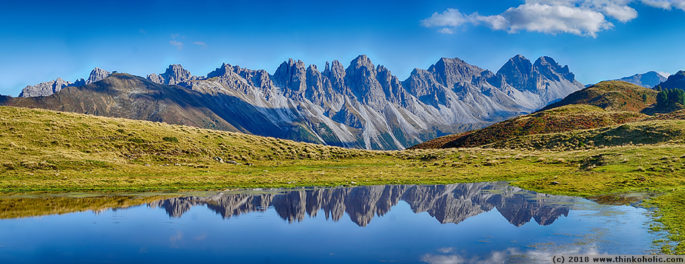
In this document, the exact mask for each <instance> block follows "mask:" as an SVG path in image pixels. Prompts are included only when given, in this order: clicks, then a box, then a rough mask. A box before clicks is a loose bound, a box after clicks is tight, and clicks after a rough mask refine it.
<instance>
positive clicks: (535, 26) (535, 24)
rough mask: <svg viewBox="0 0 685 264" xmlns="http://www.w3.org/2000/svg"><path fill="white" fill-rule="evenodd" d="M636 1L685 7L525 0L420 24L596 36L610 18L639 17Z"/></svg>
mask: <svg viewBox="0 0 685 264" xmlns="http://www.w3.org/2000/svg"><path fill="white" fill-rule="evenodd" d="M637 1H642V2H643V3H645V4H647V5H649V6H653V7H659V8H663V9H672V8H678V9H682V10H685V0H526V2H525V3H524V4H521V5H519V6H516V7H511V8H509V9H507V10H506V11H504V12H503V13H501V14H496V15H487V16H483V15H479V14H478V13H473V14H464V13H462V12H460V11H459V10H458V9H454V8H448V9H447V10H445V11H443V12H441V13H439V12H435V13H433V15H432V16H431V17H429V18H426V19H424V20H421V25H423V26H424V27H436V28H439V29H438V32H440V33H444V34H453V33H454V32H455V30H454V29H455V28H457V27H459V26H462V25H466V24H471V25H485V26H488V27H490V28H492V29H494V30H504V31H507V32H509V33H517V32H521V31H531V32H540V33H546V34H559V33H568V34H575V35H580V36H590V37H596V36H597V34H598V33H599V32H601V31H604V30H608V29H610V28H612V27H613V23H612V22H611V21H610V19H613V20H616V21H619V22H622V23H626V22H628V21H631V20H633V19H635V18H637V17H638V12H637V10H635V9H634V8H632V7H631V6H630V4H632V3H634V2H637Z"/></svg>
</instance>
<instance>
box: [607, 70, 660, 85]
mask: <svg viewBox="0 0 685 264" xmlns="http://www.w3.org/2000/svg"><path fill="white" fill-rule="evenodd" d="M667 79H668V76H667V75H664V74H662V73H659V72H655V71H650V72H646V73H643V74H635V75H633V76H629V77H624V78H621V79H618V80H619V81H624V82H629V83H632V84H637V85H639V86H642V87H647V88H652V87H655V86H657V85H659V84H660V83H662V82H665V81H666V80H667Z"/></svg>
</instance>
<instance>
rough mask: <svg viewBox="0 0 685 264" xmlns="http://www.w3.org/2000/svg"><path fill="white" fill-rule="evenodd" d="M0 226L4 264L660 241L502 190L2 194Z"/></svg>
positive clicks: (464, 251) (612, 217)
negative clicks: (95, 194)
mask: <svg viewBox="0 0 685 264" xmlns="http://www.w3.org/2000/svg"><path fill="white" fill-rule="evenodd" d="M160 208H162V209H163V210H160ZM86 210H90V211H93V212H95V213H92V212H88V211H86ZM346 215H347V216H346ZM37 216H40V217H37ZM0 218H4V220H0V262H2V263H40V262H46V261H47V262H51V263H77V262H87V263H92V262H155V263H157V262H164V263H188V262H192V263H207V262H221V263H226V262H227V263H378V262H395V263H501V262H509V263H533V262H536V261H541V262H542V263H547V262H548V261H549V259H550V255H552V254H560V253H564V254H583V253H595V254H597V253H607V254H643V253H648V251H649V250H650V248H651V247H652V244H651V242H652V241H653V240H654V239H655V238H657V234H655V233H650V232H649V226H648V225H649V223H650V219H649V217H648V214H647V212H646V211H645V210H644V209H641V208H635V207H632V206H611V205H599V204H596V203H594V202H592V201H589V200H585V199H581V198H573V197H565V196H553V195H546V194H537V193H534V192H530V191H526V190H522V189H519V188H516V187H512V186H509V185H507V184H506V183H469V184H450V185H431V186H419V185H387V186H360V187H349V188H344V187H338V188H297V189H265V190H240V191H225V192H219V193H201V194H195V195H180V196H179V195H178V194H176V195H175V196H174V197H171V198H170V197H169V194H164V195H161V194H154V195H149V194H148V195H144V196H140V195H138V196H131V195H129V196H126V195H106V196H92V195H91V196H76V197H68V196H67V197H65V196H57V197H55V196H44V197H0Z"/></svg>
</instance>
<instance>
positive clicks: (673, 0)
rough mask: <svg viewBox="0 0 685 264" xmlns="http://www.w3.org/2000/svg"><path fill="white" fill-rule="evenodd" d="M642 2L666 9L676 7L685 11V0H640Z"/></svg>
mask: <svg viewBox="0 0 685 264" xmlns="http://www.w3.org/2000/svg"><path fill="white" fill-rule="evenodd" d="M642 3H644V4H646V5H649V6H653V7H658V8H663V9H667V10H670V9H672V8H677V9H680V10H683V11H685V0H642Z"/></svg>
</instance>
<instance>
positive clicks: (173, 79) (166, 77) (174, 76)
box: [147, 64, 197, 85]
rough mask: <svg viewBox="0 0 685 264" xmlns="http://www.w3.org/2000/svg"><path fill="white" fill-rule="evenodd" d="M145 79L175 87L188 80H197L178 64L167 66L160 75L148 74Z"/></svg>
mask: <svg viewBox="0 0 685 264" xmlns="http://www.w3.org/2000/svg"><path fill="white" fill-rule="evenodd" d="M147 79H148V80H150V81H152V82H154V83H159V84H167V85H177V84H181V83H184V82H187V81H189V80H194V79H197V77H195V76H193V75H192V74H190V71H188V70H186V69H184V68H183V66H181V65H180V64H172V65H169V68H167V69H166V71H165V72H164V73H162V74H159V75H158V74H156V73H153V74H150V75H148V76H147Z"/></svg>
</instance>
